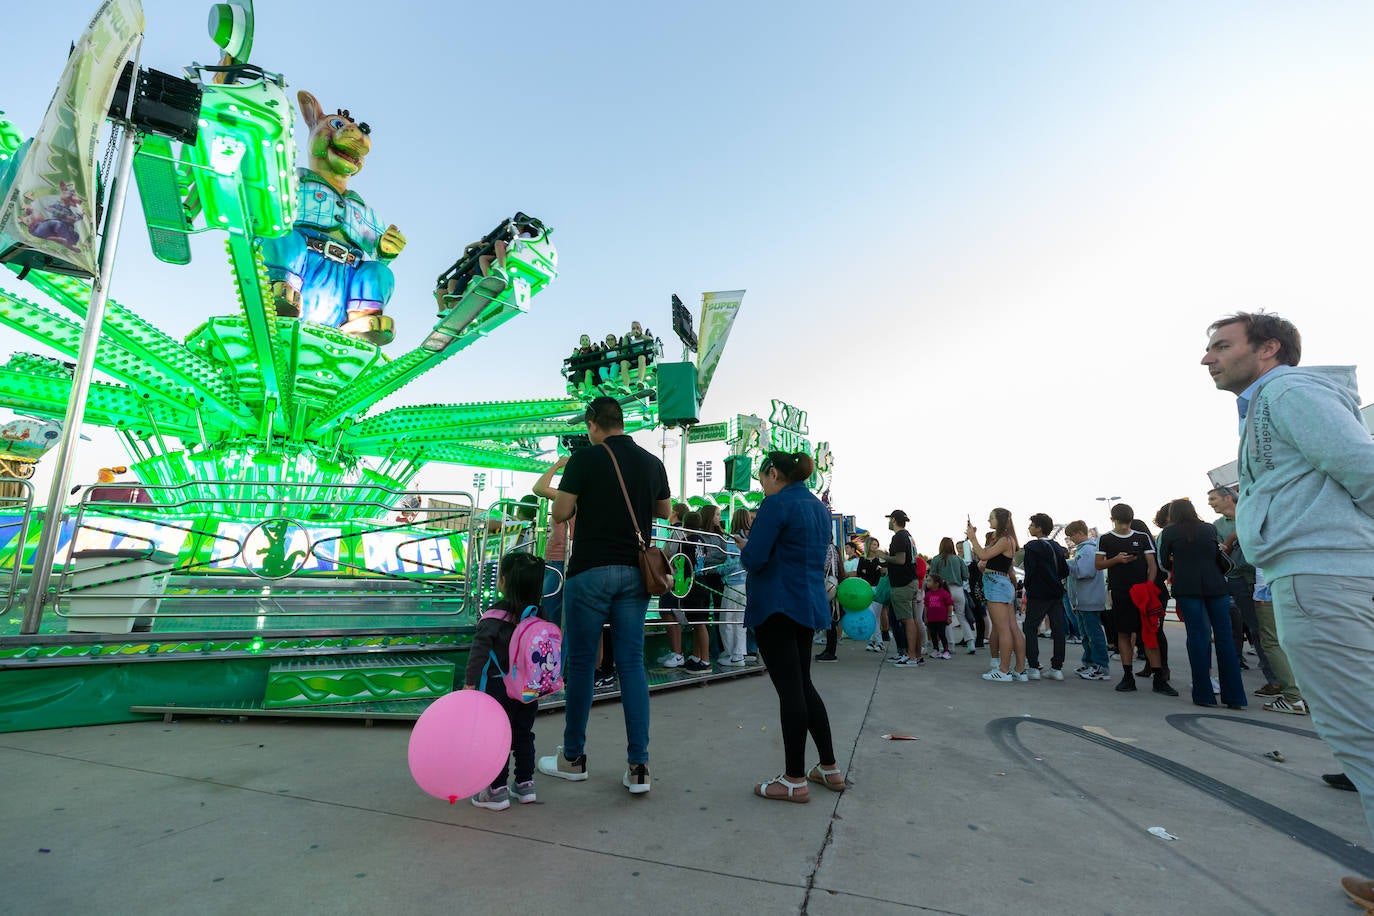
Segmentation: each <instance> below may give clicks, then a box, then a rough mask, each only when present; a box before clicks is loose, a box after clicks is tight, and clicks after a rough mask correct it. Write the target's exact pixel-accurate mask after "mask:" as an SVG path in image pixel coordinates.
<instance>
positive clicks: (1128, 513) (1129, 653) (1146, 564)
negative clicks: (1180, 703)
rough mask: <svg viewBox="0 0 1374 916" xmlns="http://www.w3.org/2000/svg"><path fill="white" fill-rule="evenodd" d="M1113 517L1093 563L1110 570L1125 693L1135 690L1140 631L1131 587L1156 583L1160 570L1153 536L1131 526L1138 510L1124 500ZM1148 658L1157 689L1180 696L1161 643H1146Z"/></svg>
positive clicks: (1114, 508) (1119, 687)
mask: <svg viewBox="0 0 1374 916" xmlns="http://www.w3.org/2000/svg"><path fill="white" fill-rule="evenodd" d="M1111 517H1112V530H1111V531H1108V532H1107V533H1106V534H1104V535H1102V536H1101V537H1100V538H1098V540H1097V556H1096V558H1095V559H1094V565H1095V566H1096V567H1097V568H1098V569H1105V570H1106V571H1107V594H1109V595H1110V596H1111V599H1112V607H1111V610H1110V611H1109V612H1108V613H1110V614H1111V615H1112V622H1113V623H1114V624H1115V629H1116V647H1117V649H1118V650H1119V651H1120V652H1121V668H1122V670H1123V671H1124V672H1125V673H1124V674H1123V675H1122V676H1121V683H1119V684H1117V685H1116V689H1117V690H1119V691H1121V692H1123V693H1124V692H1127V691H1131V690H1135V689H1136V686H1135V673H1134V672H1133V671H1132V670H1131V662H1132V660H1133V659H1134V654H1133V653H1134V650H1135V635H1136V634H1137V633H1139V632H1140V631H1141V620H1140V611H1139V610H1137V609H1136V606H1135V602H1134V601H1132V600H1131V586H1133V585H1139V584H1141V583H1143V582H1153V581H1154V580H1155V575H1156V574H1157V573H1158V571H1159V570H1158V567H1157V566H1156V564H1155V543H1154V539H1153V538H1151V537H1150V535H1149V534H1148V533H1147V532H1143V531H1136V530H1135V529H1133V528H1132V527H1131V522H1133V521H1135V510H1134V509H1132V508H1131V507H1130V506H1128V505H1126V504H1125V503H1117V504H1116V505H1115V506H1112V512H1111ZM1145 657H1146V658H1148V659H1149V660H1150V670H1151V671H1152V672H1153V673H1154V689H1155V692H1156V693H1163V694H1166V695H1169V696H1178V691H1176V690H1174V689H1173V688H1172V687H1170V686H1169V672H1168V669H1166V668H1165V667H1164V666H1163V663H1162V662H1161V660H1160V657H1159V648H1158V646H1157V645H1156V648H1153V649H1152V648H1150V647H1149V645H1148V643H1147V645H1146V648H1145Z"/></svg>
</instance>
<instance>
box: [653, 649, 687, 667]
mask: <svg viewBox="0 0 1374 916" xmlns="http://www.w3.org/2000/svg"><path fill="white" fill-rule="evenodd" d="M686 661H687V659H685V658H683V657H682V653H681V652H669V653H668V654H667V655H665V656H663V661H662V662H660V664H662V665H663V667H665V668H681V667H682V666H683V664H685V663H686Z"/></svg>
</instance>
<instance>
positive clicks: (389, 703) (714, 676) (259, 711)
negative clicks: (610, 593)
mask: <svg viewBox="0 0 1374 916" xmlns="http://www.w3.org/2000/svg"><path fill="white" fill-rule="evenodd" d="M764 670H765V669H764V667H763V665H762V664H759V663H757V662H756V663H753V664H750V665H746V666H745V667H743V668H722V669H718V670H714V671H709V672H701V673H699V674H693V673H689V672H685V671H682V670H681V669H680V668H673V669H667V668H650V669H649V671H648V674H649V692H650V693H656V692H658V691H661V690H673V689H676V688H680V687H691V686H699V687H704V686H706V685H707V684H709V683H711V682H713V681H721V680H731V679H734V678H737V677H746V676H750V675H756V674H762V673H763V672H764ZM619 698H620V690H619V687H618V686H616V687H603V688H601V689H599V690H597V691H596V692H595V693H594V694H593V695H592V700H593V701H594V702H601V701H603V700H617V699H619ZM435 699H437V697H428V698H425V699H415V700H370V701H366V702H354V703H335V704H330V705H315V706H295V707H291V706H285V707H266V706H265V705H264V704H263V703H261V702H259V701H243V702H237V703H224V704H222V705H218V706H178V705H176V704H175V703H168V704H164V705H157V706H151V705H149V706H131V707H129V711H130V712H135V713H141V714H145V715H159V716H162V720H163V721H164V722H171V721H173V720H174V719H176V718H178V717H182V716H207V717H218V718H221V719H225V720H244V719H249V718H263V717H266V718H273V719H288V718H289V719H357V720H361V721H362V722H363V723H364V724H365V725H371V724H372V722H373V720H377V719H380V720H387V719H393V720H402V721H411V722H414V721H415V720H416V719H418V718H420V714H421V713H423V712H424V711H425V710H426V709H428V708H429V704H430V703H433V702H434V700H435ZM564 705H566V702H565V700H564V697H563V694H562V693H556V694H554V695H553V696H551V697H545V698H544V699H542V700H540V701H539V711H540V712H548V711H550V710H556V709H562V708H563V707H564Z"/></svg>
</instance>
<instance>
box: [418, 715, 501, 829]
mask: <svg viewBox="0 0 1374 916" xmlns="http://www.w3.org/2000/svg"><path fill="white" fill-rule="evenodd" d="M509 754H510V720H509V719H507V718H506V711H505V710H504V709H502V708H501V704H500V703H498V702H496V700H494V699H492V698H491V697H489V696H487V695H486V694H485V693H483V692H482V691H480V690H459V691H455V692H454V693H450V694H446V695H445V696H442V697H440V698H439V699H437V700H435V701H434V702H433V703H432V704H430V707H429V708H428V709H426V710H425V711H424V712H423V713H422V714H421V715H420V721H418V722H416V723H415V730H414V731H412V732H411V733H410V748H409V751H408V754H407V756H408V757H409V760H410V775H411V776H413V777H415V782H416V783H417V784H418V785H419V786H420V788H421V789H424V790H425V791H426V792H428V793H429V794H430V795H433V796H434V797H435V798H443V799H447V800H448V803H449V804H453V803H454V802H456V801H457V800H458V799H460V798H467V797H468V796H470V795H476V794H477V793H478V792H480V791H482V789H484V788H486V787H487V786H488V785H490V784H491V781H492V780H493V779H495V778H496V774H497V773H500V772H501V767H502V766H503V765H504V764H505V762H506V758H507V757H508V756H509Z"/></svg>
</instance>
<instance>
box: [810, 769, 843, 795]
mask: <svg viewBox="0 0 1374 916" xmlns="http://www.w3.org/2000/svg"><path fill="white" fill-rule="evenodd" d="M832 776H839V777H840V781H839V782H838V783H835V782H831V781H830V777H832ZM806 778H807V779H808V780H810V781H811V782H814V783H816V784H817V785H820V786H825V787H826V788H827V789H829V790H830V791H831V792H843V791H844V790H845V788H846V787H847V786H848V783H847V782H846V780H845V778H844V776H843V775H841V773H840V768H839V767H823V766H821V765H820V764H819V763H818V764H816V765H815V766H813V767H812V768H811V769H810V771H808V772H807V774H806Z"/></svg>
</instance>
